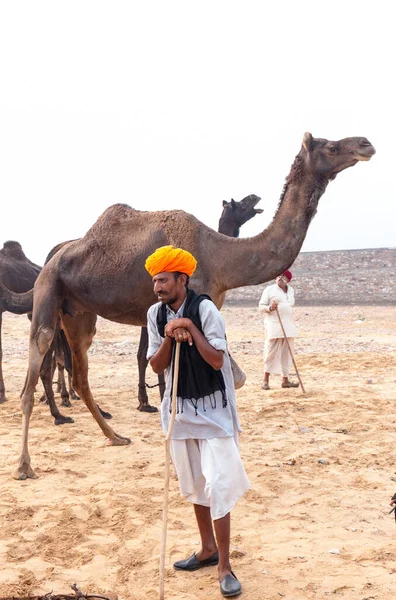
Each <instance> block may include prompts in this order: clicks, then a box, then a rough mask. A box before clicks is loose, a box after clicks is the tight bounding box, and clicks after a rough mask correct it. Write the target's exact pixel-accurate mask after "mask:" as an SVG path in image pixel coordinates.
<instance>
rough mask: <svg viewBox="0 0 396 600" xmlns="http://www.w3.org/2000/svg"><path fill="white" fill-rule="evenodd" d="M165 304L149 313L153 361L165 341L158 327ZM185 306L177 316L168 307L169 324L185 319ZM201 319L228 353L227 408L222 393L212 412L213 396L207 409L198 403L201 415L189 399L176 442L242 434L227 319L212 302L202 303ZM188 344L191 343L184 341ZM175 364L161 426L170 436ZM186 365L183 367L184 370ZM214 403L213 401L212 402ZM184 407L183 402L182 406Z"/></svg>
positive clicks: (178, 419)
mask: <svg viewBox="0 0 396 600" xmlns="http://www.w3.org/2000/svg"><path fill="white" fill-rule="evenodd" d="M161 304H162V302H157V304H153V306H151V307H150V308H149V310H148V312H147V330H148V336H149V347H148V351H147V359H148V360H149V359H150V358H151V357H152V356H153V355H154V354H155V353H156V352H157V350H158V349H159V348H160V346H161V344H162V342H163V341H164V338H163V337H161V336H160V334H159V332H158V327H157V314H158V310H159V308H160V306H161ZM184 304H185V302H184V303H183V304H182V306H181V307H180V308H179V310H178V312H177V313H174V312H173V310H172V309H171V308H170V307H169V306H167V307H166V309H167V310H166V316H167V322H168V323H169V321H171V320H172V319H176V318H179V317H182V316H183V311H184ZM199 317H200V319H201V323H202V331H203V334H204V336H205V338H206V340H207V341H208V342H209V344H210V345H211V346H213V348H216V350H222V351H223V352H224V362H223V366H222V368H221V372H222V374H223V377H224V383H225V388H226V398H227V406H226V407H225V408H223V397H222V393H221V391H217V392H215V393H214V397H215V400H216V407H215V408H213V409H212V405H211V403H210V399H209V397H206V398H205V408H206V411H204V409H203V400H202V399H201V398H200V399H199V401H198V414H195V408H194V407H193V405H192V403H191V402H189V401H188V400H184V402H183V412H181V409H180V410H179V412H178V413H177V414H176V418H175V424H174V426H173V432H172V439H173V440H185V439H211V438H223V437H228V436H233V435H234V431H241V428H240V425H239V421H238V414H237V409H236V400H235V391H234V380H233V377H232V371H231V363H230V358H229V355H228V351H227V343H226V339H225V325H224V319H223V317H222V316H221V314H220V312H219V311H218V310H217V308H216V306H215V305H214V304H213V302H211V301H210V300H202V302H201V303H200V305H199ZM182 343H184V344H186V343H187V342H182ZM172 363H173V361H172V362H171V364H170V365H169V367H168V368H167V369H165V393H164V398H163V400H162V403H161V425H162V429H163V431H164V433H167V431H168V426H169V420H170V416H171V413H170V405H171V389H172V366H173V364H172ZM182 368H183V365H182V364H180V369H182ZM212 404H213V400H212ZM181 406H182V403H181V399H180V401H179V407H181Z"/></svg>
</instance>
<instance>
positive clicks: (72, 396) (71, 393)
mask: <svg viewBox="0 0 396 600" xmlns="http://www.w3.org/2000/svg"><path fill="white" fill-rule="evenodd" d="M70 397H71V399H72V400H81V398H80V396H77V394H76V393H75V392H70Z"/></svg>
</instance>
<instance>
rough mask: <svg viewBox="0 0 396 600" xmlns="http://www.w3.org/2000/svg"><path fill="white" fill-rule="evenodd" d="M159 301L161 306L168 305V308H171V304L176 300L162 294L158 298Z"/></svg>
mask: <svg viewBox="0 0 396 600" xmlns="http://www.w3.org/2000/svg"><path fill="white" fill-rule="evenodd" d="M159 300H160V301H161V302H162V304H168V306H172V304H174V303H175V302H176V300H177V298H175V297H172V296H169V294H162V296H159Z"/></svg>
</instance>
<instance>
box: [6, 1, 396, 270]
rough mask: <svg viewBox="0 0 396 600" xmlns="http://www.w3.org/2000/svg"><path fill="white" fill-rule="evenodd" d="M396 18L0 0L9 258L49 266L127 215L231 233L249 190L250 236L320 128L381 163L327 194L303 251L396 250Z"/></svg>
mask: <svg viewBox="0 0 396 600" xmlns="http://www.w3.org/2000/svg"><path fill="white" fill-rule="evenodd" d="M391 6H392V3H390V2H385V1H383V0H382V1H381V0H377V2H375V3H374V2H370V3H369V2H363V1H355V0H348V1H346V0H342V1H340V0H333V1H332V2H317V1H314V2H311V1H308V0H300V1H298V2H297V1H295V0H293V1H285V2H281V1H279V2H273V1H271V2H266V1H265V0H262V1H260V2H254V1H249V0H240V1H239V2H234V1H232V0H226V1H223V0H219V1H216V0H210V1H206V0H200V1H199V2H190V1H188V0H183V1H177V2H176V1H175V2H172V0H167V1H166V2H165V1H164V0H161V1H152V2H149V1H145V0H138V1H136V2H132V1H129V2H121V1H116V0H113V1H108V2H101V1H98V0H94V1H92V2H91V1H84V0H78V1H73V0H68V1H67V2H57V1H54V0H51V1H49V2H41V1H37V0H35V1H34V2H32V1H31V0H29V1H23V0H19V1H18V2H15V1H12V0H3V1H2V2H1V4H0V85H1V89H0V172H1V175H0V197H1V201H2V213H1V219H0V244H2V243H3V242H4V241H5V240H7V239H15V240H18V241H19V242H20V243H21V244H22V246H23V248H24V250H25V253H26V254H27V256H28V257H29V258H31V259H32V260H34V261H36V262H38V263H39V264H42V263H43V261H44V259H45V256H46V255H47V253H48V251H49V250H50V249H51V248H52V247H53V246H54V245H55V244H57V243H59V242H61V241H64V240H67V239H72V238H76V237H80V236H82V235H84V233H85V232H86V231H87V229H88V228H89V227H90V226H91V225H92V224H93V223H94V221H95V220H96V218H97V217H98V216H99V215H100V214H101V213H102V212H103V210H104V209H105V208H107V207H108V206H110V205H111V204H114V203H115V202H125V203H128V204H130V205H131V206H133V207H134V208H138V209H144V210H157V209H172V208H182V209H184V210H186V211H188V212H191V213H193V214H194V215H196V216H197V217H198V218H199V219H201V220H202V221H203V222H204V223H206V224H208V225H210V226H211V227H213V228H214V229H217V225H218V219H219V216H220V212H221V202H222V200H223V199H226V200H230V198H231V197H233V198H235V199H236V200H240V199H241V198H242V197H244V196H246V195H248V194H250V193H255V194H257V195H259V196H261V197H262V201H261V207H262V208H264V214H263V215H261V216H258V217H255V219H254V220H253V221H251V222H250V223H249V224H248V225H246V226H245V227H244V229H243V230H242V235H245V236H246V235H254V234H256V233H258V232H259V231H261V230H262V229H264V228H265V227H266V226H267V225H268V223H269V222H270V221H271V219H272V216H273V213H274V211H275V208H276V206H277V204H278V201H279V196H280V193H281V190H282V186H283V182H284V178H285V177H286V175H287V174H288V173H289V169H290V165H291V163H292V162H293V159H294V156H295V155H296V154H297V153H298V151H299V149H300V146H301V140H302V136H303V134H304V132H305V131H310V132H311V133H312V134H313V135H314V136H315V137H325V138H328V139H333V140H337V139H340V138H343V137H349V136H366V137H367V138H368V139H369V140H370V141H371V142H372V144H373V145H374V146H375V147H376V150H377V154H376V155H375V156H374V158H373V159H372V160H371V161H370V162H368V163H360V164H358V165H356V166H355V167H353V168H352V169H349V170H347V171H345V172H343V173H341V174H340V175H339V176H338V177H337V179H336V180H335V181H334V182H332V183H330V184H329V187H328V189H327V192H326V194H325V195H324V196H323V197H322V199H321V201H320V204H319V210H318V214H317V216H316V217H315V219H314V220H313V222H312V224H311V226H310V229H309V231H308V235H307V238H306V241H305V244H304V246H303V250H306V251H308V250H334V249H341V248H366V247H381V246H396V236H395V209H394V203H395V200H394V193H392V192H391V177H392V179H393V157H394V148H393V145H394V143H395V139H396V136H395V111H396V94H395V91H394V71H395V44H394V19H393V16H392V14H391V13H390V10H391V8H390V7H391ZM392 183H393V181H392Z"/></svg>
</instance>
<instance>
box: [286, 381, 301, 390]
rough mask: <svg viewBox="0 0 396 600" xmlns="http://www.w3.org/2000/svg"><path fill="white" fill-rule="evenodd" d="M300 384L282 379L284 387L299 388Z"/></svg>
mask: <svg viewBox="0 0 396 600" xmlns="http://www.w3.org/2000/svg"><path fill="white" fill-rule="evenodd" d="M299 385H300V384H299V383H296V382H294V381H282V387H283V388H298V386H299Z"/></svg>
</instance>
